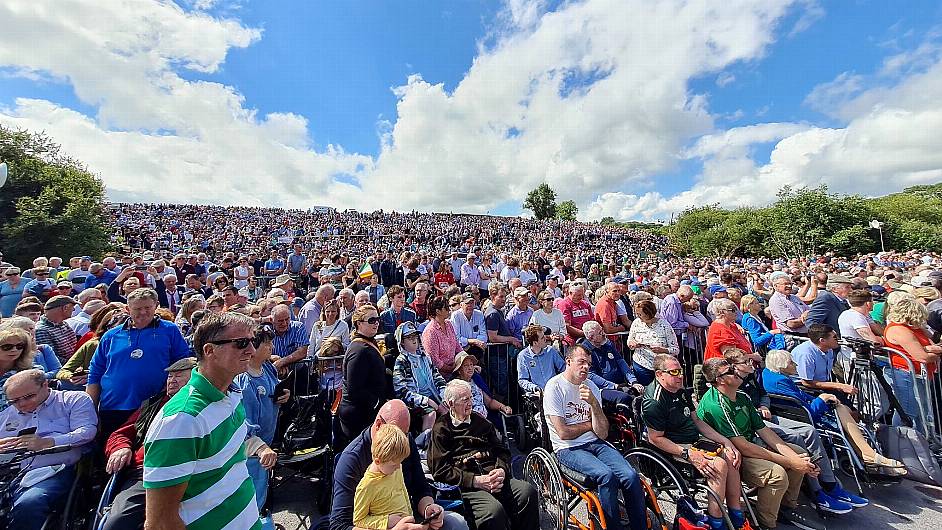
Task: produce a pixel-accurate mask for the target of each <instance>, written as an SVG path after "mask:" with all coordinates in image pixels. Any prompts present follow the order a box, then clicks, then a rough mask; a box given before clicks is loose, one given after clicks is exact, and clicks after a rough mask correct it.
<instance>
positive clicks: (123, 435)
mask: <svg viewBox="0 0 942 530" xmlns="http://www.w3.org/2000/svg"><path fill="white" fill-rule="evenodd" d="M169 399H170V398H169V397H166V398H164V399H163V403H166V402H167V401H168V400H169ZM163 403H161V405H163ZM140 415H141V409H137V410H135V411H134V414H131V417H130V418H128V421H126V422H124V425H122V426H121V427H119V428H118V430H116V431H115V432H113V433H111V436H109V437H108V441H106V442H105V460H107V459H108V458H111V454H112V453H114V452H115V451H117V450H118V449H130V450H132V451H134V458H133V460H132V461H131V463H132V464H134V467H135V468H143V467H144V445H143V444H141V446H140V447H134V440H136V439H137V427H136V426H135V425H134V423H135V422H136V421H137V419H138V417H140Z"/></svg>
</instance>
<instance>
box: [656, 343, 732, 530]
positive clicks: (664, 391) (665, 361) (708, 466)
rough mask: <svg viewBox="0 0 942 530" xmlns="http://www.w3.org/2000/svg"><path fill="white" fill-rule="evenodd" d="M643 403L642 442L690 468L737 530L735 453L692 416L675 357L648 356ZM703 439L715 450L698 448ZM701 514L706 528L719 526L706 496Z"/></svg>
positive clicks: (725, 440)
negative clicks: (650, 368)
mask: <svg viewBox="0 0 942 530" xmlns="http://www.w3.org/2000/svg"><path fill="white" fill-rule="evenodd" d="M643 403H644V404H643V407H642V411H643V413H642V417H643V421H644V425H645V427H646V428H647V433H648V442H650V443H651V445H653V446H655V447H657V448H658V449H660V450H661V451H663V452H664V453H667V454H668V455H671V456H673V457H674V458H675V459H679V460H681V461H683V462H688V463H689V464H691V465H692V466H693V467H694V468H696V470H697V471H698V472H700V473H701V474H702V475H703V476H704V477H705V478H706V480H707V485H709V487H710V489H712V490H713V492H714V493H716V496H717V498H718V500H719V501H720V502H722V503H724V504H726V505H727V508H728V511H729V519H730V521H732V523H733V526H734V527H735V528H737V529H739V528H743V527H744V525H745V524H746V517H745V515H743V511H742V504H741V498H740V489H741V483H740V477H739V460H740V454H739V451H738V450H737V449H736V446H735V445H733V443H732V442H731V441H729V439H728V438H726V437H725V436H723V435H721V434H720V433H718V432H716V430H714V429H713V428H712V427H710V426H709V425H708V424H707V423H705V422H704V421H703V420H701V419H700V418H699V417H697V413H696V410H695V409H694V406H693V403H692V402H691V401H690V397H689V395H688V394H687V393H686V392H684V370H683V368H681V367H680V361H678V360H677V358H676V357H674V356H673V355H667V354H663V353H660V354H657V355H655V356H654V381H652V382H651V384H650V385H648V387H647V389H646V390H645V392H644V402H643ZM703 438H706V439H707V440H711V441H712V442H714V443H715V444H719V445H718V446H717V447H716V450H715V451H710V452H708V451H707V450H704V449H701V448H700V447H699V446H698V444H697V442H698V441H700V440H702V439H703ZM710 445H712V444H710ZM707 515H708V517H709V522H710V528H713V529H720V528H724V527H725V524H726V522H725V520H724V518H723V513H722V508H721V506H720V505H719V504H718V503H717V499H714V498H713V497H712V496H710V497H709V504H708V506H707ZM747 528H748V527H747Z"/></svg>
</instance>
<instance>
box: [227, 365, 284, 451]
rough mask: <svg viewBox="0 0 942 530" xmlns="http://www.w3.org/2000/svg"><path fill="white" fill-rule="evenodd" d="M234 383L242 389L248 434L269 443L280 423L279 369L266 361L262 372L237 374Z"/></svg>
mask: <svg viewBox="0 0 942 530" xmlns="http://www.w3.org/2000/svg"><path fill="white" fill-rule="evenodd" d="M233 384H235V386H236V387H238V388H239V389H240V390H241V391H242V406H244V407H245V423H246V425H247V426H248V434H246V436H258V437H259V438H261V439H262V441H263V442H265V443H266V444H267V445H271V444H272V441H273V440H274V439H275V427H276V425H277V423H278V405H277V404H276V403H275V398H276V397H278V396H276V395H275V385H277V384H278V371H277V370H275V365H273V364H272V363H270V362H266V363H265V364H263V365H262V373H261V374H259V375H257V376H255V375H251V374H249V373H248V371H246V372H242V373H241V374H239V375H237V376H236V378H235V380H233Z"/></svg>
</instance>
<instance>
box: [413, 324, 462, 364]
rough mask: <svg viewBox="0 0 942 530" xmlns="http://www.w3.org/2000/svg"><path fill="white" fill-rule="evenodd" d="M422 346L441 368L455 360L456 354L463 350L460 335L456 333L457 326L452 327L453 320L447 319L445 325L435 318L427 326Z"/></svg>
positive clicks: (423, 333)
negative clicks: (459, 340)
mask: <svg viewBox="0 0 942 530" xmlns="http://www.w3.org/2000/svg"><path fill="white" fill-rule="evenodd" d="M422 348H424V349H425V353H427V354H428V356H429V357H430V358H431V359H432V365H434V366H435V368H439V369H440V368H441V367H442V366H444V365H446V364H451V363H453V362H455V355H457V354H458V352H460V351H462V349H461V343H459V342H458V335H456V334H455V328H453V327H451V322H449V321H447V320H446V321H445V326H444V327H442V326H441V325H439V324H438V322H436V321H435V320H434V319H433V320H431V321H430V322H429V323H428V325H427V326H425V331H423V332H422Z"/></svg>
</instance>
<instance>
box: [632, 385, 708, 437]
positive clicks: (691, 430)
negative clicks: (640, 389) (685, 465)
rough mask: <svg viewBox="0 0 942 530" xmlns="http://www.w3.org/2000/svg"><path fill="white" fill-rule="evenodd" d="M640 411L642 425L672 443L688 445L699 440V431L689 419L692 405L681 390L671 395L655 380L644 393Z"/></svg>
mask: <svg viewBox="0 0 942 530" xmlns="http://www.w3.org/2000/svg"><path fill="white" fill-rule="evenodd" d="M641 410H642V416H643V418H644V424H645V425H646V426H647V427H648V428H649V429H654V430H655V431H662V432H663V433H664V436H665V437H666V438H667V439H668V440H670V441H672V442H674V443H677V444H690V443H693V442H695V441H697V440H699V439H700V431H698V430H697V426H696V425H694V423H693V420H692V419H691V418H690V414H691V413H693V403H691V402H690V398H689V397H688V396H687V394H686V393H685V392H684V391H683V390H681V391H679V392H676V393H674V394H672V393H670V392H668V391H667V390H666V389H665V388H664V387H663V386H661V384H660V383H658V382H657V379H655V380H654V381H651V384H649V385H648V387H647V388H646V389H645V391H644V401H643V405H642V409H641Z"/></svg>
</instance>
